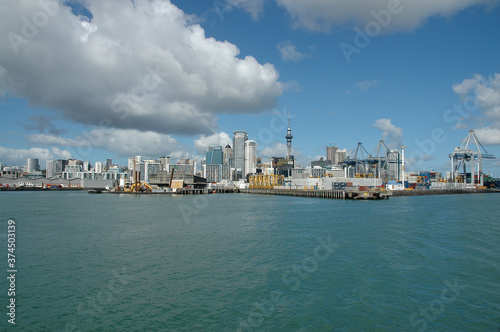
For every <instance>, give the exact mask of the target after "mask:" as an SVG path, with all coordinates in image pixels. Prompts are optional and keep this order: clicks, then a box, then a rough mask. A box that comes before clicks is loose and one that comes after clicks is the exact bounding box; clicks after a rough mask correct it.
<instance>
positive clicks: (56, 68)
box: [0, 0, 500, 176]
mask: <svg viewBox="0 0 500 332" xmlns="http://www.w3.org/2000/svg"><path fill="white" fill-rule="evenodd" d="M318 3H323V5H324V6H323V7H322V8H323V10H319V7H316V5H317V3H308V2H302V3H301V2H297V3H286V2H283V1H271V0H268V1H257V2H253V3H252V5H250V2H248V1H239V2H235V1H220V2H215V3H212V2H207V3H199V2H197V3H194V2H192V3H191V2H185V1H184V2H182V1H172V2H169V1H160V2H158V1H153V2H146V1H144V2H141V1H139V2H137V3H136V5H135V6H134V5H132V3H131V2H128V1H115V0H111V1H110V2H109V3H108V5H104V4H102V3H101V2H99V1H86V2H85V3H83V2H80V1H74V2H71V4H70V5H64V4H62V3H60V2H55V1H45V2H41V3H38V2H23V1H19V2H9V3H8V4H6V7H5V10H4V11H2V13H1V14H0V38H2V41H3V42H2V43H1V44H0V45H1V46H0V59H1V60H0V96H1V98H2V103H1V104H0V110H1V112H2V113H1V114H2V116H3V118H4V119H5V121H4V123H5V124H6V125H5V130H2V132H1V133H0V162H2V164H3V165H16V164H21V163H24V162H25V160H26V159H27V158H29V157H31V158H37V159H39V160H41V161H44V160H47V159H58V158H76V159H81V160H88V161H90V162H92V163H95V162H96V161H101V162H106V159H108V158H111V159H113V160H115V161H116V162H117V163H119V164H121V165H126V163H127V158H128V156H131V155H143V156H147V157H156V156H161V155H169V156H171V157H172V158H176V159H178V158H183V157H189V158H192V159H198V160H201V159H202V158H203V156H204V155H205V153H206V151H207V148H208V147H209V146H212V145H220V146H222V147H225V146H226V145H227V144H230V145H231V146H232V133H233V131H234V130H237V129H243V130H245V131H246V132H247V133H248V139H249V140H254V141H256V143H257V145H258V151H259V155H260V156H261V157H263V158H264V159H269V158H271V157H273V156H286V155H287V144H286V143H287V142H286V140H285V135H286V134H287V124H288V123H287V122H288V119H287V118H288V114H289V113H290V117H291V123H292V129H293V147H292V154H293V155H294V156H295V159H296V161H297V164H299V165H302V166H307V165H309V164H310V162H311V161H313V160H318V159H319V158H320V157H324V158H325V159H327V156H326V151H325V146H326V145H327V144H328V143H330V142H332V143H333V144H335V145H336V146H338V147H339V148H340V149H344V148H346V149H347V151H348V154H349V152H350V151H352V150H353V149H355V148H356V144H357V142H363V143H364V146H365V147H366V148H367V150H368V151H369V152H370V153H373V152H374V150H375V149H376V147H377V146H378V143H379V140H380V139H384V140H385V141H386V143H387V144H388V145H389V146H390V147H391V148H397V147H399V146H400V145H405V146H406V152H407V155H408V158H409V160H411V159H412V158H413V159H414V160H415V165H414V167H413V169H412V170H414V171H417V170H437V171H442V172H444V171H447V170H449V168H450V166H449V157H448V156H449V154H450V153H452V152H453V150H454V148H455V147H456V146H460V144H461V141H462V140H463V139H464V138H465V137H466V136H467V132H468V130H469V129H474V130H475V131H476V134H477V137H478V138H479V140H480V141H481V142H482V144H483V145H484V146H485V148H486V149H487V151H488V152H489V153H491V154H493V155H495V156H497V157H498V156H500V121H499V120H498V119H500V118H499V115H498V109H499V105H500V74H499V72H500V68H499V67H498V59H499V58H500V43H499V42H498V40H499V37H500V32H499V31H500V20H499V19H498V18H499V17H500V9H499V6H498V2H497V1H491V2H487V3H484V2H482V1H474V0H470V1H467V2H464V3H461V2H460V3H459V2H458V1H450V2H447V3H446V4H442V5H439V6H438V5H437V4H435V3H414V2H411V1H400V2H399V1H395V2H394V1H378V0H377V1H370V2H368V1H360V2H358V5H357V6H348V5H345V4H343V2H342V1H325V2H322V1H319V2H318ZM68 6H71V7H68ZM109 8H114V9H113V10H110V9H109ZM105 17H112V18H113V20H105V19H104V18H105ZM125 18H127V19H125ZM125 25H127V27H129V28H127V29H125ZM124 31H129V33H128V34H125V33H124ZM269 31H273V33H269ZM56 41H57V42H56ZM166 41H168V42H166ZM117 45H121V46H117ZM54 51H55V52H54ZM35 54H36V55H37V56H36V57H34V56H33V55H35ZM56 54H57V55H58V56H56ZM125 64H127V65H126V66H125ZM128 64H130V65H128ZM20 68H23V69H22V70H21V69H20ZM499 165H500V164H499V162H498V161H497V160H495V161H489V162H488V163H487V164H486V165H485V167H484V168H485V171H486V172H488V171H491V173H493V174H494V175H497V176H498V174H500V166H499ZM410 169H411V167H410Z"/></svg>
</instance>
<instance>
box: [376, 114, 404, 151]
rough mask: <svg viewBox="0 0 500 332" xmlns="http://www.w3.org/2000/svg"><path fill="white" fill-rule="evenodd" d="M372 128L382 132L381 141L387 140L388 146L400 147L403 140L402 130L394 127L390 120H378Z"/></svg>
mask: <svg viewBox="0 0 500 332" xmlns="http://www.w3.org/2000/svg"><path fill="white" fill-rule="evenodd" d="M373 127H375V128H377V129H379V130H381V131H382V139H384V140H387V143H388V145H400V144H401V143H402V140H403V130H402V129H401V128H398V127H396V126H395V125H394V124H393V123H392V121H391V119H378V120H377V121H375V123H374V124H373Z"/></svg>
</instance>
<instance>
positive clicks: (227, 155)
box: [223, 144, 233, 167]
mask: <svg viewBox="0 0 500 332" xmlns="http://www.w3.org/2000/svg"><path fill="white" fill-rule="evenodd" d="M223 156H224V160H223V164H224V165H229V166H230V167H232V165H233V149H232V148H231V145H229V144H228V145H226V147H225V148H224V153H223Z"/></svg>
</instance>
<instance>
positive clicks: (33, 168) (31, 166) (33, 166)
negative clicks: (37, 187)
mask: <svg viewBox="0 0 500 332" xmlns="http://www.w3.org/2000/svg"><path fill="white" fill-rule="evenodd" d="M39 170H40V166H39V165H38V159H36V158H28V160H27V161H26V173H35V172H37V171H39Z"/></svg>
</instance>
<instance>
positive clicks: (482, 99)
mask: <svg viewBox="0 0 500 332" xmlns="http://www.w3.org/2000/svg"><path fill="white" fill-rule="evenodd" d="M453 91H454V92H455V93H456V94H457V95H458V96H459V97H460V99H461V101H462V102H463V104H464V110H465V111H468V112H470V113H472V112H476V111H477V110H479V111H480V113H481V114H480V115H479V114H476V115H479V116H477V117H476V118H477V119H478V120H479V121H480V122H482V123H484V124H483V125H482V126H481V127H480V128H477V129H475V133H476V136H477V138H478V139H479V141H480V142H481V143H482V144H484V145H500V74H499V73H495V74H494V75H493V76H491V77H489V78H485V77H483V76H482V75H478V74H476V75H474V76H473V77H472V78H469V79H465V80H463V81H462V82H461V83H458V84H455V85H453ZM466 114H467V113H466ZM467 117H468V116H467Z"/></svg>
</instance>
